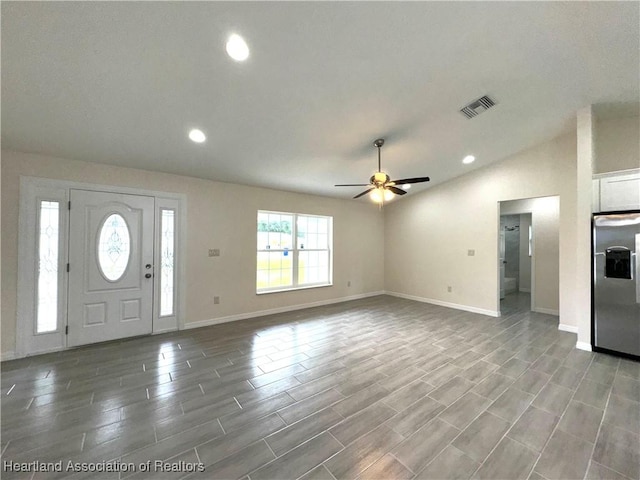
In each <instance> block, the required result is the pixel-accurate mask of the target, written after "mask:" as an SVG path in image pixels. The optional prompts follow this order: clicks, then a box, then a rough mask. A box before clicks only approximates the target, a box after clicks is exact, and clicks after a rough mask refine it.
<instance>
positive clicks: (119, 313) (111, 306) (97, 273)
mask: <svg viewBox="0 0 640 480" xmlns="http://www.w3.org/2000/svg"><path fill="white" fill-rule="evenodd" d="M70 199H71V211H70V215H69V222H70V224H69V306H68V324H67V325H68V329H69V330H68V337H67V344H68V346H77V345H84V344H88V343H96V342H103V341H107V340H114V339H117V338H124V337H131V336H135V335H143V334H148V333H151V330H152V322H153V316H152V312H153V229H154V198H153V197H146V196H141V195H125V194H116V193H107V192H93V191H87V190H71V192H70Z"/></svg>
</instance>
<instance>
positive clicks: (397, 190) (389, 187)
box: [384, 185, 407, 195]
mask: <svg viewBox="0 0 640 480" xmlns="http://www.w3.org/2000/svg"><path fill="white" fill-rule="evenodd" d="M384 188H386V189H387V190H390V191H392V192H393V193H395V194H396V195H404V194H406V193H407V192H405V191H404V190H402V189H400V188H398V187H394V186H393V185H387V186H386V187H384Z"/></svg>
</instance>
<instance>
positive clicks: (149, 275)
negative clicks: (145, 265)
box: [144, 273, 153, 278]
mask: <svg viewBox="0 0 640 480" xmlns="http://www.w3.org/2000/svg"><path fill="white" fill-rule="evenodd" d="M152 276H153V275H151V274H150V273H147V274H145V276H144V278H151V277H152Z"/></svg>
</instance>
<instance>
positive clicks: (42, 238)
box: [36, 201, 60, 333]
mask: <svg viewBox="0 0 640 480" xmlns="http://www.w3.org/2000/svg"><path fill="white" fill-rule="evenodd" d="M38 210H39V211H38V215H39V220H38V287H37V289H38V311H37V317H36V333H48V332H55V331H56V330H57V329H58V263H59V256H60V255H59V248H58V245H59V233H60V203H59V202H50V201H41V202H40V208H39V209H38Z"/></svg>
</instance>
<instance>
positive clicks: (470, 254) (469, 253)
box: [467, 250, 476, 257]
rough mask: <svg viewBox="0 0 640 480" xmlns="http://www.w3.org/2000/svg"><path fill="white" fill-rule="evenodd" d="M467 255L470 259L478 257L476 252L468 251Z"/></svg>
mask: <svg viewBox="0 0 640 480" xmlns="http://www.w3.org/2000/svg"><path fill="white" fill-rule="evenodd" d="M467 255H468V256H469V257H475V255H476V251H475V250H467Z"/></svg>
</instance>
